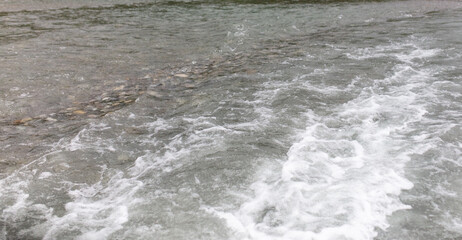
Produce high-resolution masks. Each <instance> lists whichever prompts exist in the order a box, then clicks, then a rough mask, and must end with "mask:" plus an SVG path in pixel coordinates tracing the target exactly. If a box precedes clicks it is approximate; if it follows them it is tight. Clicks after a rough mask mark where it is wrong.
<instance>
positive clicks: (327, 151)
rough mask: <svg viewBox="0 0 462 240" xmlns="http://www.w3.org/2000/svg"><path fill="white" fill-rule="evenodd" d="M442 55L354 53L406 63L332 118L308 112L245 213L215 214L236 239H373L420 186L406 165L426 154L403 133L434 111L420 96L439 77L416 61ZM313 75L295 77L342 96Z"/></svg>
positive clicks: (384, 49) (385, 50) (391, 49)
mask: <svg viewBox="0 0 462 240" xmlns="http://www.w3.org/2000/svg"><path fill="white" fill-rule="evenodd" d="M409 47H410V48H411V49H413V50H411V51H406V52H407V54H404V55H403V54H401V53H400V54H396V52H397V51H396V50H402V49H406V48H409ZM399 52H402V51H399ZM437 53H438V50H422V49H420V48H418V47H417V46H416V45H414V44H410V43H405V44H392V45H391V46H381V47H378V48H375V49H366V50H365V51H363V52H362V53H361V54H360V55H357V56H353V55H352V54H349V56H350V57H351V58H354V59H358V60H364V59H368V58H372V57H392V58H396V59H397V60H399V62H397V65H396V67H395V69H394V71H395V72H394V74H393V75H391V76H389V77H387V78H384V79H378V80H375V82H374V83H373V85H372V86H371V87H369V88H364V89H362V92H361V93H360V94H359V95H358V96H357V98H356V99H354V100H352V101H350V102H347V103H346V104H343V105H341V106H339V107H338V108H337V109H335V110H334V111H333V112H334V113H333V114H332V115H329V116H318V115H316V114H315V113H313V112H308V114H309V115H310V116H309V117H308V118H307V119H308V121H307V123H306V124H307V126H308V127H307V128H306V130H305V131H303V132H301V133H300V135H299V137H298V139H299V140H298V141H296V142H294V143H293V145H292V146H291V147H290V149H289V151H288V152H287V158H286V159H285V160H283V161H274V162H275V163H277V162H281V164H282V165H281V167H279V168H277V167H276V168H273V169H280V170H279V171H270V172H268V171H266V172H265V171H262V173H260V174H261V175H259V176H258V179H259V180H257V181H256V182H254V183H253V184H252V186H251V187H252V189H253V191H254V195H253V196H250V198H249V199H248V200H246V201H245V202H244V203H243V204H242V205H241V206H240V207H239V208H238V209H236V210H235V211H225V210H222V209H218V208H214V209H213V210H210V209H209V210H208V211H210V212H212V213H213V214H215V215H217V216H219V217H221V218H223V219H225V220H226V222H227V224H228V225H229V227H230V228H231V229H232V231H233V232H234V236H235V239H265V240H267V239H285V240H286V239H313V240H314V239H315V240H324V239H325V240H333V239H354V240H362V239H364V240H367V239H373V238H374V237H375V236H376V235H377V232H376V228H381V229H386V228H387V227H388V222H387V217H388V216H389V215H391V214H392V213H393V212H395V211H397V210H400V209H408V208H409V206H406V205H404V204H403V203H401V202H400V200H399V198H398V196H399V195H400V193H401V191H402V190H404V189H410V188H412V187H413V184H412V183H411V182H410V181H409V180H407V179H406V178H404V177H403V175H404V166H405V164H406V162H407V161H408V160H409V156H408V155H409V154H410V153H412V152H418V151H419V149H418V147H414V146H413V145H412V142H406V141H405V140H403V136H402V135H401V132H402V131H403V130H407V128H408V126H409V125H411V124H414V123H417V122H419V121H421V120H422V118H423V116H424V114H425V113H426V112H427V111H426V109H425V105H424V103H422V102H421V101H420V99H419V95H418V94H417V93H416V92H420V93H424V94H425V93H426V92H425V90H424V88H425V87H426V84H425V80H427V79H428V78H430V77H431V73H429V72H427V71H424V70H420V69H417V67H416V66H417V65H416V66H414V65H415V62H414V61H415V60H416V59H425V58H429V57H432V56H434V55H435V54H437ZM306 77H309V76H308V75H307V76H306ZM306 77H303V76H302V77H299V78H297V79H295V80H294V83H295V84H297V82H298V81H301V82H302V84H301V85H300V84H297V87H305V88H306V89H309V90H313V91H316V92H320V93H323V94H333V95H335V94H341V93H342V89H338V88H335V87H331V88H328V87H327V88H325V87H324V86H316V85H315V84H313V83H311V82H309V81H304V79H305V78H306ZM382 86H391V87H389V88H388V89H383V88H382ZM349 87H354V86H349ZM336 122H339V123H338V124H337V123H336Z"/></svg>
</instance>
